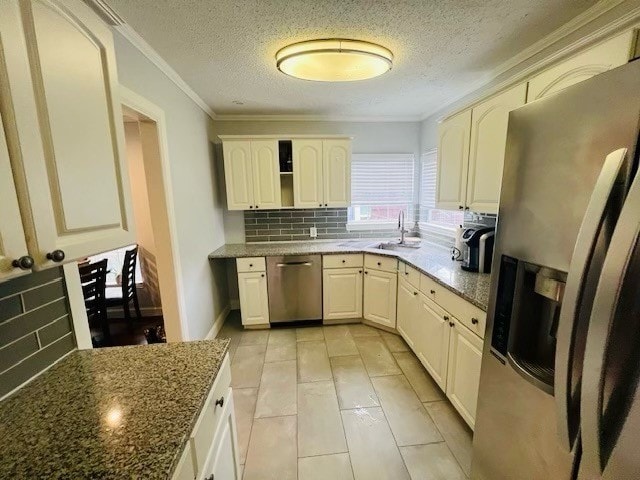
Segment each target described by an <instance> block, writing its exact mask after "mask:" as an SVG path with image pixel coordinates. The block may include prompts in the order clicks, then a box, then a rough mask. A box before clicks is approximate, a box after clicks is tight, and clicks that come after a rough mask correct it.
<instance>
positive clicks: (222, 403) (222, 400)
mask: <svg viewBox="0 0 640 480" xmlns="http://www.w3.org/2000/svg"><path fill="white" fill-rule="evenodd" d="M223 405H224V397H220V398H219V399H218V400H216V407H217V406H223Z"/></svg>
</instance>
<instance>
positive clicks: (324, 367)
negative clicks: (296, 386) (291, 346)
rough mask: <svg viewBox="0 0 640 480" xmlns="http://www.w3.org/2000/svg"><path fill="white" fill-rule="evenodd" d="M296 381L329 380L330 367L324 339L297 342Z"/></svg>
mask: <svg viewBox="0 0 640 480" xmlns="http://www.w3.org/2000/svg"><path fill="white" fill-rule="evenodd" d="M297 347H298V382H299V383H306V382H318V381H320V380H331V367H330V366H329V356H328V355H327V347H326V345H325V343H324V341H311V342H298V345H297Z"/></svg>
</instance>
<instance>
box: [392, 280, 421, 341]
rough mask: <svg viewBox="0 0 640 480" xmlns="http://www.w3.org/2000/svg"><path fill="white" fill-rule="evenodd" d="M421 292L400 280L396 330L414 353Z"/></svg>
mask: <svg viewBox="0 0 640 480" xmlns="http://www.w3.org/2000/svg"><path fill="white" fill-rule="evenodd" d="M418 294H419V292H418V291H417V289H415V288H414V287H413V286H412V285H411V284H410V283H409V282H408V281H406V280H405V279H404V278H401V279H400V280H398V308H397V318H398V321H397V325H396V330H398V333H399V334H400V335H402V338H404V340H405V342H407V345H409V347H410V348H411V350H413V351H414V352H415V351H416V350H417V343H416V341H417V338H416V337H417V335H416V327H417V325H418V321H417V320H418V306H419V302H418V296H419V295H418Z"/></svg>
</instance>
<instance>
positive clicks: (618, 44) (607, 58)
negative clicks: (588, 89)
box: [527, 30, 634, 102]
mask: <svg viewBox="0 0 640 480" xmlns="http://www.w3.org/2000/svg"><path fill="white" fill-rule="evenodd" d="M633 40H634V32H633V31H632V30H629V31H626V32H624V33H622V34H620V35H617V36H615V37H613V38H611V39H609V40H607V41H605V42H602V43H600V44H598V45H595V46H593V47H591V48H589V49H587V50H585V51H584V52H582V53H579V54H578V55H575V56H573V57H571V58H569V59H567V60H565V61H564V62H561V63H559V64H557V65H554V66H553V67H551V68H549V69H547V70H545V71H544V72H542V73H539V74H538V75H536V76H535V77H533V78H532V79H531V80H530V81H529V92H528V94H527V102H532V101H534V100H537V99H539V98H542V97H544V96H546V95H550V94H552V93H555V92H558V91H560V90H562V89H563V88H567V87H570V86H571V85H574V84H576V83H579V82H581V81H583V80H587V79H588V78H591V77H593V76H594V75H598V74H599V73H602V72H606V71H607V70H610V69H612V68H615V67H619V66H620V65H624V64H625V63H627V62H628V61H629V59H630V58H631V57H632V55H633V54H632V48H633Z"/></svg>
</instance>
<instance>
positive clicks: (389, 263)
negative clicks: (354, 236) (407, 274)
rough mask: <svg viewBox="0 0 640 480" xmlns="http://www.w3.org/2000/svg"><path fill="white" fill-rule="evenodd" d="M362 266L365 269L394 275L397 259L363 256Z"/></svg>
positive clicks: (396, 269)
mask: <svg viewBox="0 0 640 480" xmlns="http://www.w3.org/2000/svg"><path fill="white" fill-rule="evenodd" d="M364 266H365V267H366V268H373V269H374V270H382V271H384V272H389V273H396V272H397V271H398V259H397V258H394V257H383V256H380V255H365V256H364Z"/></svg>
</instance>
